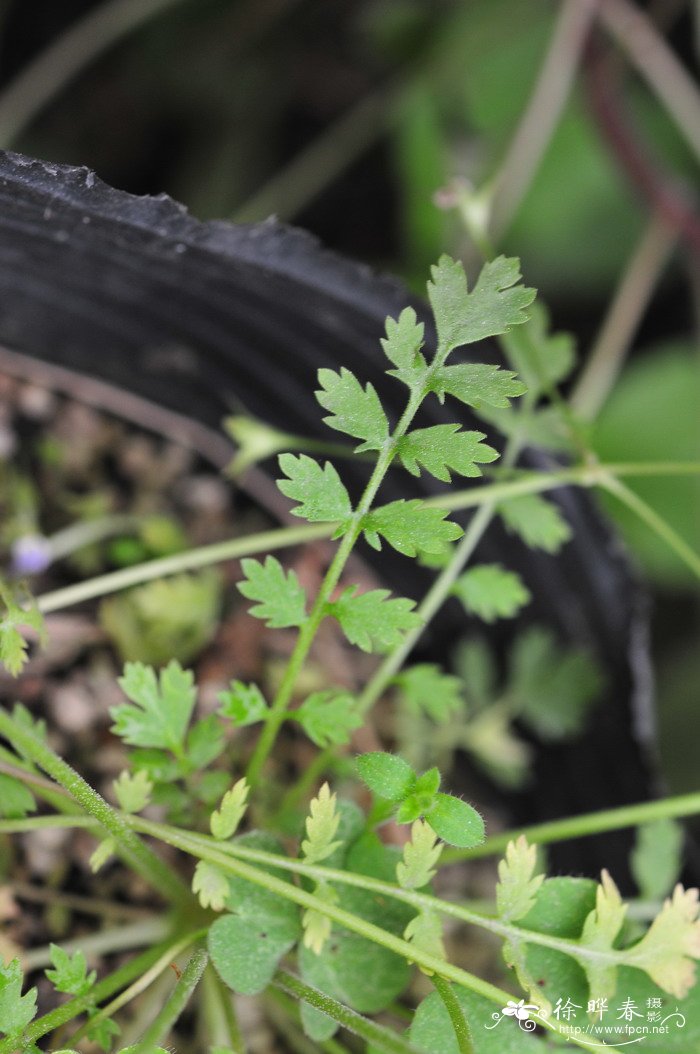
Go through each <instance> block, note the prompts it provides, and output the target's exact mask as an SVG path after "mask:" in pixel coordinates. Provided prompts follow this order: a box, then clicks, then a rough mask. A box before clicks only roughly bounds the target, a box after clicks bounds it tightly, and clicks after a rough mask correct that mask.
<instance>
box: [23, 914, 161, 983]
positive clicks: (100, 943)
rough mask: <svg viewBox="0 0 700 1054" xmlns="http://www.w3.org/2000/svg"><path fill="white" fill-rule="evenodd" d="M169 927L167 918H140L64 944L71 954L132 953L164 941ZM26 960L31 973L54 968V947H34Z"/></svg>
mask: <svg viewBox="0 0 700 1054" xmlns="http://www.w3.org/2000/svg"><path fill="white" fill-rule="evenodd" d="M169 927H170V920H169V919H168V918H167V917H164V916H159V917H151V918H145V919H140V920H139V921H138V922H131V923H129V924H128V925H127V924H125V923H123V922H122V923H120V924H119V925H117V926H112V927H110V928H109V929H103V930H98V932H97V933H89V934H85V935H84V936H82V937H76V938H75V940H72V941H66V942H64V943H62V944H61V947H62V948H63V949H64V951H67V952H68V953H69V954H70V955H72V954H73V953H74V952H77V951H84V952H85V954H86V955H111V954H112V953H113V952H120V951H131V950H132V949H133V948H141V947H143V945H144V944H150V943H151V942H152V941H160V940H163V938H164V936H165V934H166V933H167V932H168V929H169ZM22 961H23V964H24V966H25V968H26V969H27V970H39V969H41V968H42V967H44V966H50V965H51V949H50V947H43V948H32V949H31V950H30V951H28V952H26V953H25V954H24V955H23V957H22Z"/></svg>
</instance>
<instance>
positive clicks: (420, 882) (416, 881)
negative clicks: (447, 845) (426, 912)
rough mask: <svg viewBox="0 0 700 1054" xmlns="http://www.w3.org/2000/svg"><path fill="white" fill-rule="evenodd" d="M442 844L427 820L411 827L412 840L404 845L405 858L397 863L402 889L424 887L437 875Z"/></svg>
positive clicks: (419, 821)
mask: <svg viewBox="0 0 700 1054" xmlns="http://www.w3.org/2000/svg"><path fill="white" fill-rule="evenodd" d="M441 853H442V845H441V844H440V843H439V842H438V840H437V835H436V834H435V831H434V830H433V829H432V827H431V826H430V824H429V823H426V822H425V820H416V821H415V822H414V824H413V826H412V827H411V840H410V842H406V844H405V846H404V847H403V859H402V860H400V861H399V863H398V864H397V865H396V877H397V879H398V880H399V885H400V886H401V888H402V889H423V887H424V886H427V885H428V883H429V882H430V881H431V879H432V878H433V877H434V875H435V871H436V867H437V863H438V860H439V859H440V854H441Z"/></svg>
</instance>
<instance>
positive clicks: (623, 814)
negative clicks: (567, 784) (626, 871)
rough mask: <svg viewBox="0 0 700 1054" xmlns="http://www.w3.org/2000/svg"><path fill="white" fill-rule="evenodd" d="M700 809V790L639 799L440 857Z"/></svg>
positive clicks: (484, 852) (467, 856) (489, 851)
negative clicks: (651, 799) (660, 799)
mask: <svg viewBox="0 0 700 1054" xmlns="http://www.w3.org/2000/svg"><path fill="white" fill-rule="evenodd" d="M698 813H700V792H697V793H694V794H682V795H678V796H676V797H674V798H665V799H663V801H645V802H636V803H635V804H634V805H621V806H619V807H618V808H616V809H604V810H603V811H601V812H588V813H583V814H582V815H581V816H567V817H566V818H565V819H563V820H550V821H549V822H548V823H537V824H532V825H531V826H529V827H517V828H515V829H514V830H510V831H503V832H502V833H500V834H494V835H491V837H490V838H487V839H486V841H485V842H482V843H481V845H477V846H474V847H473V848H472V849H450V848H449V847H448V848H447V849H445V850H444V851H443V853H442V856H441V857H440V863H441V864H454V863H456V862H457V861H459V860H474V859H476V858H477V857H483V856H495V855H496V854H498V853H502V852H503V850H504V849H505V847H506V846H507V845H508V842H512V841H514V840H515V839H516V838H519V837H520V835H524V836H525V837H526V838H527V840H528V842H536V843H537V844H538V845H547V844H548V843H550V842H564V841H568V840H570V839H572V838H586V837H588V836H589V835H594V834H600V833H601V832H602V831H619V830H621V829H623V828H625V827H637V826H639V824H643V823H651V821H652V820H661V819H678V818H680V817H682V816H695V815H697V814H698Z"/></svg>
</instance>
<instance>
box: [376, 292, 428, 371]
mask: <svg viewBox="0 0 700 1054" xmlns="http://www.w3.org/2000/svg"><path fill="white" fill-rule="evenodd" d="M424 329H425V327H424V326H423V323H422V322H418V320H417V318H416V313H415V311H414V310H413V308H412V307H405V308H404V309H403V311H402V312H401V314H400V315H399V317H398V319H393V318H387V320H386V337H382V338H381V342H380V343H381V345H382V348H383V349H384V354H385V355H386V357H387V359H388V360H389V362H391V363H393V364H394V366H396V367H398V368H399V369H410V368H411V367H412V366H413V365H414V363H415V360H416V355H417V354H418V353H419V351H420V349H421V348H422V347H423V335H424Z"/></svg>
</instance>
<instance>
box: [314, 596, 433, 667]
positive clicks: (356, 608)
mask: <svg viewBox="0 0 700 1054" xmlns="http://www.w3.org/2000/svg"><path fill="white" fill-rule="evenodd" d="M356 588H357V587H356V586H348V588H347V589H345V590H344V591H343V592H342V593H341V595H340V596H339V597H338V599H337V600H334V601H333V602H332V603H330V604H329V605H328V614H329V615H332V616H333V617H334V618H336V619H337V620H338V622H339V623H340V625H341V627H342V629H343V633H344V634H345V636H346V637H347V639H348V640H349V641H350V643H351V644H357V646H358V648H361V649H362V650H363V651H380V652H381V651H388V650H389V649H390V648H393V647H395V646H396V645H397V644H399V643H400V642H401V640H402V639H403V634H404V633H406V632H407V631H408V630H411V629H415V628H416V627H417V626H419V625H420V624H421V620H420V617H419V616H418V615H417V614H416V613H415V612H414V610H413V608H414V607H415V602H414V601H413V600H406V599H405V598H404V597H393V598H392V599H391V600H389V599H388V597H389V596H390V594H389V591H388V589H372V590H370V591H369V592H368V593H361V594H359V595H356V594H355V590H356Z"/></svg>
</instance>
